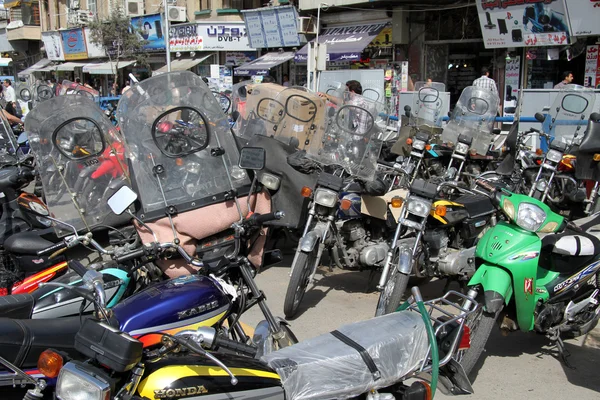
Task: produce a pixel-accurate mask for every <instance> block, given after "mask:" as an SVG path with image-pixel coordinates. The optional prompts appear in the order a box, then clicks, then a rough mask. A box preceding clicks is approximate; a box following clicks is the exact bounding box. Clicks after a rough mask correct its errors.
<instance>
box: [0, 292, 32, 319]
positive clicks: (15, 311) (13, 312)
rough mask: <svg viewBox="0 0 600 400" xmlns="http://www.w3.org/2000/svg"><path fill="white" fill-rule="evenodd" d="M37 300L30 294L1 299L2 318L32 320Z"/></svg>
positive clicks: (0, 316)
mask: <svg viewBox="0 0 600 400" xmlns="http://www.w3.org/2000/svg"><path fill="white" fill-rule="evenodd" d="M34 304H35V300H34V298H33V296H32V295H30V294H13V295H11V296H2V297H0V318H14V319H27V318H31V313H32V312H33V306H34Z"/></svg>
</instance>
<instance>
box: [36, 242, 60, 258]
mask: <svg viewBox="0 0 600 400" xmlns="http://www.w3.org/2000/svg"><path fill="white" fill-rule="evenodd" d="M65 247H67V243H65V241H64V240H61V241H60V242H58V243H56V244H53V245H52V246H50V247H46V248H45V249H43V250H40V251H38V252H37V255H38V256H45V255H46V254H51V253H54V252H56V251H58V250H62V249H64V248H65Z"/></svg>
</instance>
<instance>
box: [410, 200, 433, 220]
mask: <svg viewBox="0 0 600 400" xmlns="http://www.w3.org/2000/svg"><path fill="white" fill-rule="evenodd" d="M406 207H407V208H408V212H409V213H411V214H414V215H416V216H418V217H423V218H425V217H426V216H428V215H429V211H431V202H430V201H427V200H425V199H421V198H420V197H409V198H408V201H407V203H406Z"/></svg>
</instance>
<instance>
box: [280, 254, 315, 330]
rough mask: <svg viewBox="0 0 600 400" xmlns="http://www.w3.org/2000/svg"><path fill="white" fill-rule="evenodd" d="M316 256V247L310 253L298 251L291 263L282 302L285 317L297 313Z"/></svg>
mask: <svg viewBox="0 0 600 400" xmlns="http://www.w3.org/2000/svg"><path fill="white" fill-rule="evenodd" d="M316 258H317V249H316V248H315V249H313V251H311V252H310V253H305V252H300V253H298V257H297V258H296V263H295V264H294V265H292V269H293V270H294V272H293V273H292V276H291V278H290V283H289V284H288V288H287V292H286V294H285V301H284V303H283V313H284V314H285V317H286V318H287V319H292V318H294V317H295V315H296V314H297V313H298V309H299V308H300V303H301V302H302V298H303V297H304V294H305V293H306V288H307V287H308V280H309V279H310V275H311V273H312V268H313V265H314V264H315V263H316V262H317V259H316Z"/></svg>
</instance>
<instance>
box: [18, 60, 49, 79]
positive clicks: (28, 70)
mask: <svg viewBox="0 0 600 400" xmlns="http://www.w3.org/2000/svg"><path fill="white" fill-rule="evenodd" d="M51 62H52V61H50V60H48V59H47V58H42V59H41V60H40V61H38V62H36V63H35V64H33V65H32V66H31V67H29V68H26V69H24V70H23V71H21V72H19V73H18V74H17V75H19V76H26V75H30V74H32V73H33V72H39V71H41V68H44V67H46V66H48V64H50V63H51Z"/></svg>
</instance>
